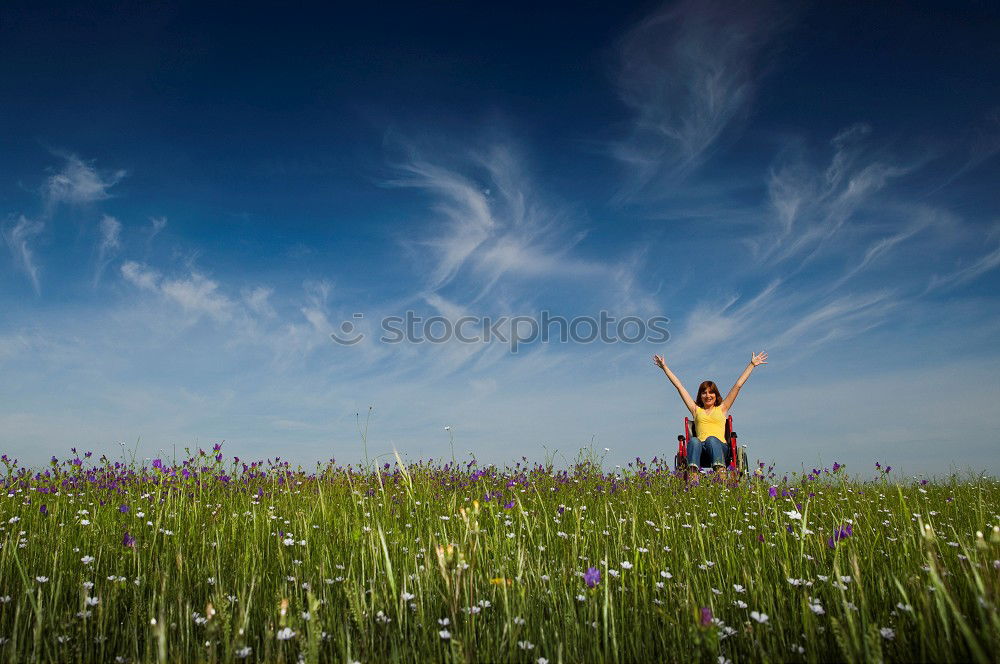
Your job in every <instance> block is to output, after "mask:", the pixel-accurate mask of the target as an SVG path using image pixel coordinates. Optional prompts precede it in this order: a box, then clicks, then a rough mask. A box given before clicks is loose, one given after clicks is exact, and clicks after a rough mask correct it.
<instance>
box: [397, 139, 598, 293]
mask: <svg viewBox="0 0 1000 664" xmlns="http://www.w3.org/2000/svg"><path fill="white" fill-rule="evenodd" d="M410 157H411V158H410V159H409V160H408V161H405V162H403V163H400V164H397V168H398V170H399V172H400V173H401V174H402V175H401V176H400V177H397V178H394V179H391V180H389V181H387V182H386V185H387V186H395V187H409V188H414V189H418V190H421V191H423V192H425V193H426V194H428V195H429V196H431V204H430V208H431V210H432V211H433V212H434V214H435V216H436V228H435V231H434V232H433V233H432V234H429V235H428V236H426V237H424V238H422V239H420V240H417V241H416V243H415V244H416V245H417V246H419V247H421V248H423V249H426V250H428V251H429V252H430V253H431V255H432V257H433V263H432V264H431V265H430V266H428V268H429V269H428V270H427V272H428V274H429V277H428V278H427V281H426V288H427V290H430V291H435V290H438V289H441V288H444V287H446V286H448V285H449V284H451V283H452V282H453V280H455V278H456V277H457V276H458V275H459V273H460V272H462V271H463V270H466V271H468V272H469V274H470V276H475V278H476V280H477V283H479V284H481V285H480V287H479V293H478V296H480V297H481V296H483V295H485V294H487V293H488V292H489V291H490V290H491V289H492V288H493V286H494V285H495V284H496V283H497V281H498V280H499V279H501V278H502V277H504V276H506V275H510V276H524V277H539V276H555V277H559V278H566V279H572V278H576V277H580V276H587V275H591V276H592V275H594V274H597V273H599V272H601V268H600V267H599V266H597V265H594V264H592V263H588V262H586V261H581V260H577V259H574V258H573V257H572V256H571V255H570V251H571V249H572V248H573V246H574V245H576V244H577V243H579V242H580V240H582V239H583V238H584V237H585V235H586V233H585V232H584V231H582V230H580V229H579V227H577V228H573V225H572V224H571V223H570V221H571V220H570V211H569V210H568V209H567V206H559V205H558V204H556V205H553V204H551V202H549V201H546V200H545V198H544V197H543V196H542V195H539V193H538V192H537V191H536V190H535V187H534V186H533V185H532V183H531V181H530V178H529V177H528V176H527V174H526V173H525V172H524V168H523V165H522V163H521V160H520V159H519V158H518V157H517V156H516V155H515V154H514V151H513V149H512V148H510V147H509V146H506V145H502V144H496V145H493V146H491V147H489V148H487V149H486V150H485V151H483V152H474V151H468V152H466V154H465V155H464V158H462V159H459V160H457V163H453V164H446V165H442V164H441V163H440V162H437V161H433V160H431V159H427V158H425V157H423V156H421V155H418V154H416V153H415V152H411V154H410Z"/></svg>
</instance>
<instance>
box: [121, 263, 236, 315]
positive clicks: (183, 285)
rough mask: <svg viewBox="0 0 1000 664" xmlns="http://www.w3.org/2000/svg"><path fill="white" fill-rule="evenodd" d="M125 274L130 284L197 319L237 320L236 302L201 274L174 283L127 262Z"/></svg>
mask: <svg viewBox="0 0 1000 664" xmlns="http://www.w3.org/2000/svg"><path fill="white" fill-rule="evenodd" d="M121 273H122V276H123V277H124V278H125V280H126V281H128V282H130V283H132V284H133V285H135V286H137V287H139V288H141V289H143V290H147V291H151V292H154V293H157V294H159V295H161V296H163V297H165V298H166V299H167V300H170V301H172V302H174V303H175V304H177V305H179V306H180V307H181V308H182V309H183V310H184V311H186V312H188V313H191V314H194V315H195V316H200V315H202V314H204V315H207V316H209V317H211V318H213V319H215V320H216V321H226V320H229V319H230V318H232V316H233V313H234V310H235V303H234V301H233V300H232V299H230V298H229V297H228V296H227V295H225V294H223V293H221V292H219V284H218V282H216V281H215V280H213V279H210V278H208V277H206V276H205V275H203V274H201V273H199V272H196V271H192V272H191V273H190V274H189V275H188V276H186V277H182V278H176V279H170V278H166V277H164V276H163V275H161V274H160V273H159V272H158V271H156V270H154V269H152V268H149V267H147V266H145V265H142V264H140V263H137V262H135V261H125V262H124V263H123V264H122V266H121Z"/></svg>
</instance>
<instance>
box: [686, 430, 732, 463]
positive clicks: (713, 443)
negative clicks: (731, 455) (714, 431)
mask: <svg viewBox="0 0 1000 664" xmlns="http://www.w3.org/2000/svg"><path fill="white" fill-rule="evenodd" d="M706 448H707V449H708V455H709V457H711V461H710V462H709V464H710V465H711V466H712V468H719V467H720V466H725V465H726V448H725V447H724V446H723V445H722V441H721V440H719V439H718V438H716V437H715V436H709V437H708V438H706V439H705V440H699V439H697V438H694V437H693V436H692V438H691V440H690V441H689V442H688V446H687V453H688V466H690V467H692V468H701V452H702V450H703V449H706Z"/></svg>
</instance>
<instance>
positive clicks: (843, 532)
mask: <svg viewBox="0 0 1000 664" xmlns="http://www.w3.org/2000/svg"><path fill="white" fill-rule="evenodd" d="M853 534H854V528H853V526H851V524H847V525H846V526H841V527H840V528H837V529H836V530H835V531H833V535H832V536H831V537H830V538H828V539H827V540H826V545H827V546H828V547H830V548H831V549H833V548H835V547H836V546H837V542H839V541H840V540H842V539H846V538H848V537H850V536H851V535H853Z"/></svg>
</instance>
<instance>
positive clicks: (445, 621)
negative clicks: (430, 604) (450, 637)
mask: <svg viewBox="0 0 1000 664" xmlns="http://www.w3.org/2000/svg"><path fill="white" fill-rule="evenodd" d="M438 624H439V625H441V626H442V627H447V626H448V625H450V624H451V619H450V618H438Z"/></svg>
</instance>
